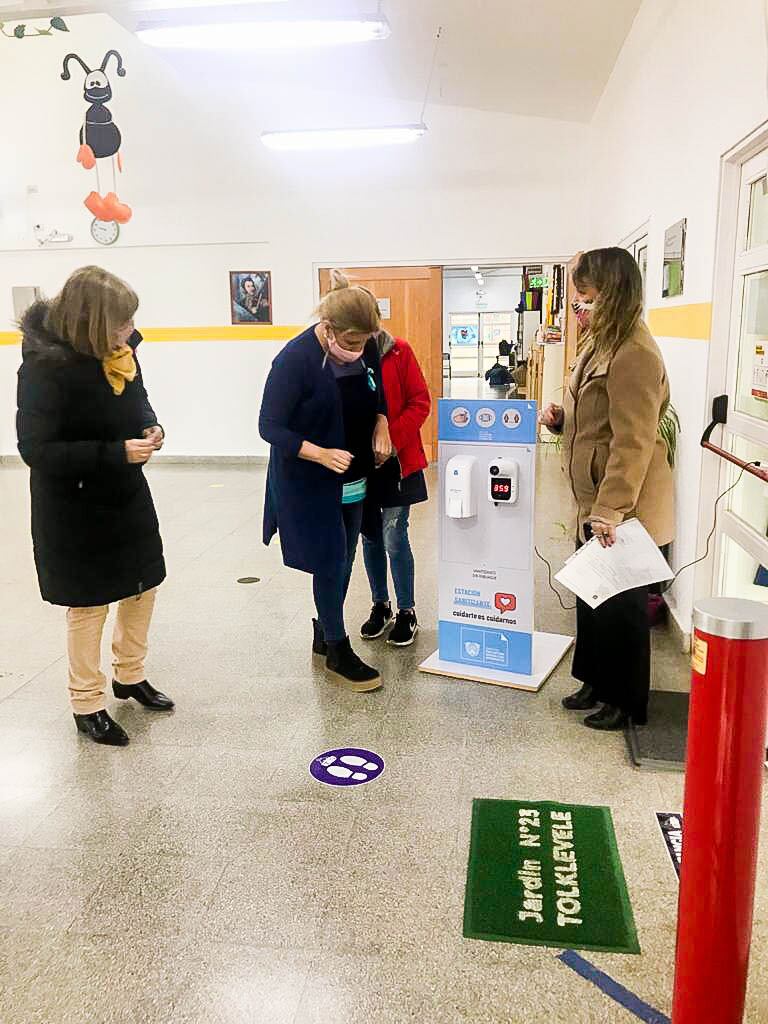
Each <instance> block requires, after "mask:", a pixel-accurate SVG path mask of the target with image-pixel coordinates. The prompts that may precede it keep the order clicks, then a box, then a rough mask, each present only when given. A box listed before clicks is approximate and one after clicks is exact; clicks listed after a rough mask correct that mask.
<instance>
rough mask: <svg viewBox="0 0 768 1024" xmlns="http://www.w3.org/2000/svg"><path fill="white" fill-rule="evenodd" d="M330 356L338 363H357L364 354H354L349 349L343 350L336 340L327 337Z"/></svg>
mask: <svg viewBox="0 0 768 1024" xmlns="http://www.w3.org/2000/svg"><path fill="white" fill-rule="evenodd" d="M326 338H327V343H328V355H329V356H330V357H331V359H334V360H335V361H336V362H337V363H356V362H357V360H358V359H359V358H360V357H361V356H362V354H363V353H362V352H352V351H351V350H350V349H348V348H342V347H341V345H340V344H339V343H338V341H336V339H335V338H329V337H327V335H326Z"/></svg>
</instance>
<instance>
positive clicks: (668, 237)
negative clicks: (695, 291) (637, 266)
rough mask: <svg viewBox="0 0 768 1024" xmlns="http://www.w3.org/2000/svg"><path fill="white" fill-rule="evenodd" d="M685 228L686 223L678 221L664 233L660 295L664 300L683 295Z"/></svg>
mask: <svg viewBox="0 0 768 1024" xmlns="http://www.w3.org/2000/svg"><path fill="white" fill-rule="evenodd" d="M686 226H687V221H685V220H679V221H678V222H677V224H673V225H672V227H671V228H667V230H666V231H665V232H664V278H663V281H662V288H661V294H662V297H663V298H665V299H671V298H673V297H674V296H675V295H682V294H683V281H684V278H685V235H686Z"/></svg>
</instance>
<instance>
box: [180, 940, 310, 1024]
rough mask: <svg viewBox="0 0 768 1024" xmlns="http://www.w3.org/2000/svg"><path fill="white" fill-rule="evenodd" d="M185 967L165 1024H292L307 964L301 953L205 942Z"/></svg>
mask: <svg viewBox="0 0 768 1024" xmlns="http://www.w3.org/2000/svg"><path fill="white" fill-rule="evenodd" d="M183 970H184V982H183V992H182V993H181V995H180V996H179V997H178V999H177V1001H176V1005H175V1007H174V1010H173V1013H172V1014H171V1016H170V1017H169V1018H168V1024H256V1022H261V1021H263V1022H264V1024H267V1022H269V1024H293V1021H294V1018H295V1016H296V1011H297V1009H298V1005H299V1001H300V999H301V994H302V991H303V989H304V984H305V981H306V977H307V974H308V965H307V956H306V953H304V952H303V951H298V952H295V951H290V950H276V949H254V948H250V947H247V946H232V945H224V944H217V943H211V942H203V943H200V944H196V945H195V948H194V950H190V951H189V952H188V954H187V956H186V957H185V960H184V962H183Z"/></svg>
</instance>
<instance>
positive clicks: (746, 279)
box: [715, 151, 768, 603]
mask: <svg viewBox="0 0 768 1024" xmlns="http://www.w3.org/2000/svg"><path fill="white" fill-rule="evenodd" d="M733 284H734V287H733V304H732V307H731V325H730V334H729V348H728V381H729V386H728V399H729V401H728V423H727V426H726V427H725V429H724V434H723V436H724V441H723V447H725V448H726V449H727V450H729V451H731V452H732V453H733V454H735V455H738V457H739V458H741V459H743V460H744V461H746V462H760V463H761V464H762V465H763V466H765V467H768V151H764V152H763V153H760V154H758V155H757V156H756V157H754V158H753V159H751V160H749V161H748V162H747V163H745V164H744V165H743V166H742V176H741V193H740V203H739V218H738V228H737V243H736V258H735V261H734V282H733ZM737 481H739V482H738V486H736V487H735V488H734V490H733V491H732V492H731V494H730V495H729V496H728V499H727V500H728V505H727V508H726V510H725V511H724V512H723V513H722V514H721V515H720V517H719V522H718V527H717V533H716V537H717V548H716V552H717V555H716V558H717V561H716V566H717V569H716V577H715V585H716V588H717V592H718V593H719V594H721V595H723V596H724V597H742V598H749V599H751V600H753V601H754V600H756V601H764V602H766V603H768V484H766V483H763V482H762V481H760V480H758V479H756V478H755V477H752V476H749V475H748V474H743V475H742V471H741V470H740V469H738V468H737V467H736V466H731V465H729V464H728V463H726V462H723V464H722V467H721V470H720V488H719V491H724V490H726V488H728V487H730V486H732V485H733V484H736V482H737ZM718 493H719V492H718Z"/></svg>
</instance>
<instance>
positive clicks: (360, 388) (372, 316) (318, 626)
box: [259, 271, 392, 692]
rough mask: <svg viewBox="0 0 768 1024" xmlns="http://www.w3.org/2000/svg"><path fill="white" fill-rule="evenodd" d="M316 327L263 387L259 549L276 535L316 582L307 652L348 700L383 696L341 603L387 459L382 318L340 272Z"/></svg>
mask: <svg viewBox="0 0 768 1024" xmlns="http://www.w3.org/2000/svg"><path fill="white" fill-rule="evenodd" d="M332 281H333V288H332V290H331V291H330V292H329V293H328V295H326V296H325V298H324V299H323V301H322V302H321V303H320V309H319V313H320V322H319V323H317V324H315V325H314V326H312V327H309V328H308V329H307V330H306V331H304V332H303V333H302V334H300V335H299V336H298V337H297V338H294V339H293V340H292V341H289V342H288V344H287V345H286V346H285V348H284V349H283V350H282V352H280V354H279V355H278V356H277V358H276V359H275V361H274V363H273V364H272V369H271V371H270V373H269V376H268V378H267V383H266V386H265V389H264V399H263V403H262V406H261V416H260V418H259V431H260V433H261V436H262V437H263V438H264V440H265V441H268V442H269V444H270V445H271V451H270V457H269V472H268V475H267V492H266V499H265V504H264V543H265V544H269V542H270V540H271V539H272V537H273V536H274V535H275V533H276V532H279V534H280V544H281V547H282V550H283V561H284V562H285V564H286V565H288V566H290V567H291V568H293V569H300V570H302V571H303V572H308V573H311V574H312V577H313V580H312V582H313V593H314V598H315V607H316V608H317V619H316V620H315V621H314V633H315V635H314V643H313V648H312V649H313V651H314V652H315V653H316V654H321V655H324V656H325V657H326V667H327V668H328V670H329V671H330V672H331V673H333V675H334V677H335V679H336V680H337V681H338V682H340V683H341V684H342V685H344V686H346V687H347V689H350V690H353V691H360V692H363V691H368V690H375V689H378V688H379V687H380V686H381V679H380V677H379V673H378V672H377V671H376V669H373V668H371V667H370V666H368V665H366V664H364V663H363V662H362V661H361V660H360V658H358V656H357V655H356V654H355V652H354V651H353V650H352V647H351V645H350V642H349V637H348V635H347V631H346V628H345V626H344V601H345V598H346V595H347V588H348V586H349V579H350V576H351V573H352V564H353V562H354V558H355V551H356V549H357V543H358V539H359V537H360V530H361V527H362V522H363V507H364V504H365V496H366V491H367V487H368V480H369V478H370V477H371V475H372V474H373V473H374V471H375V467H376V465H377V464H381V463H382V462H383V461H385V460H386V459H388V458H389V457H390V455H391V451H392V445H391V442H390V438H389V428H388V425H387V418H386V411H387V407H386V401H385V398H384V388H383V386H382V382H381V367H380V364H379V353H378V348H377V344H376V340H375V338H374V337H373V335H375V334H376V332H377V331H378V330H379V309H378V305H377V303H376V299H375V298H374V296H373V294H372V293H371V292H369V291H368V289H367V288H362V287H360V286H353V287H350V286H349V282H348V281H347V279H346V278H345V277H344V276H343V275H342V274H339V273H338V272H335V271H334V273H333V274H332Z"/></svg>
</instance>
